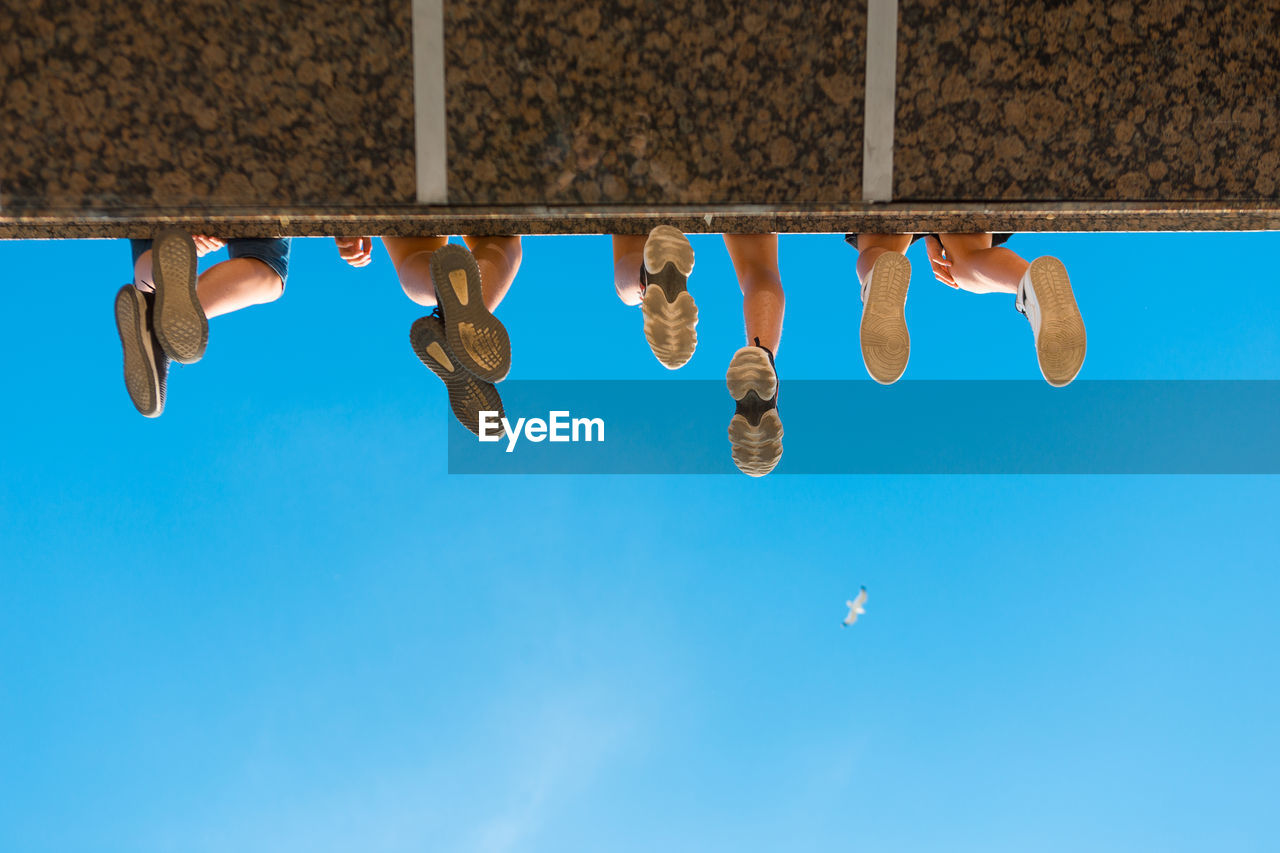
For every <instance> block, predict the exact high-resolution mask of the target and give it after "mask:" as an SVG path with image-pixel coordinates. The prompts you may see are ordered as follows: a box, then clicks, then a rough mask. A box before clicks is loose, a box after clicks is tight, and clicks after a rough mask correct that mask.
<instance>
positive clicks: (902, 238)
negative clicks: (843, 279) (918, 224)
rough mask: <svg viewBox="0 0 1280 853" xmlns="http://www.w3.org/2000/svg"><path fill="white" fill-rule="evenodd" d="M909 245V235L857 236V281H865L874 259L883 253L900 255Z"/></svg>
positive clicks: (874, 261)
mask: <svg viewBox="0 0 1280 853" xmlns="http://www.w3.org/2000/svg"><path fill="white" fill-rule="evenodd" d="M910 245H911V235H910V234H859V235H858V280H859V281H866V279H867V276H868V275H870V274H871V268H872V267H873V266H875V263H876V259H877V258H879V257H880V256H881V255H883V254H884V253H885V252H897V253H898V254H902V253H904V252H906V251H907V247H908V246H910Z"/></svg>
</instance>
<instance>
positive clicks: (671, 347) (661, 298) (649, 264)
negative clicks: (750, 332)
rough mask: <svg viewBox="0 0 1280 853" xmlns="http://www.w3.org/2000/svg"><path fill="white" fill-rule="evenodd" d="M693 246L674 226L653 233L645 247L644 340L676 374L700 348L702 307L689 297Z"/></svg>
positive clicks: (667, 226)
mask: <svg viewBox="0 0 1280 853" xmlns="http://www.w3.org/2000/svg"><path fill="white" fill-rule="evenodd" d="M691 272H693V246H691V245H690V244H689V238H688V237H686V236H684V234H682V233H681V232H680V231H679V230H677V229H675V228H672V227H671V226H670V225H659V226H658V227H656V228H654V229H653V230H652V231H650V232H649V239H648V240H646V241H645V244H644V266H643V267H642V268H641V270H640V283H641V284H642V285H643V286H644V296H643V297H642V298H641V301H640V310H641V312H643V314H644V336H645V339H646V340H647V341H649V348H650V349H652V350H653V354H654V355H655V356H657V358H658V361H660V362H662V364H663V366H665V367H667V368H669V369H671V370H675V369H676V368H678V367H682V366H684V364H685V363H686V362H688V361H689V359H691V358H693V351H694V349H696V348H697V346H698V306H697V305H696V304H694V301H693V296H692V295H691V294H690V293H689V274H690V273H691Z"/></svg>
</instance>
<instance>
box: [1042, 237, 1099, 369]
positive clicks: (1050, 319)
mask: <svg viewBox="0 0 1280 853" xmlns="http://www.w3.org/2000/svg"><path fill="white" fill-rule="evenodd" d="M1030 273H1031V287H1032V289H1033V290H1034V291H1035V296H1036V302H1037V303H1038V304H1039V306H1040V333H1039V335H1038V336H1037V337H1036V361H1038V362H1039V364H1040V373H1041V375H1042V376H1044V378H1045V381H1046V382H1048V383H1049V384H1050V385H1052V386H1054V387H1055V388H1061V387H1062V386H1064V385H1067V384H1070V382H1071V381H1072V380H1073V379H1075V378H1076V376H1077V375H1078V374H1079V373H1080V368H1081V367H1083V366H1084V357H1085V351H1086V349H1087V340H1086V337H1085V330H1084V318H1083V317H1081V316H1080V308H1079V306H1078V305H1077V304H1076V298H1075V294H1074V293H1073V292H1072V290H1071V279H1070V278H1069V277H1068V276H1067V268H1066V266H1064V265H1063V263H1062V261H1060V260H1058V259H1057V258H1053V257H1043V258H1036V259H1035V260H1034V261H1032V262H1031V270H1030Z"/></svg>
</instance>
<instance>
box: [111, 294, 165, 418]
mask: <svg viewBox="0 0 1280 853" xmlns="http://www.w3.org/2000/svg"><path fill="white" fill-rule="evenodd" d="M146 310H147V303H146V300H145V297H143V295H142V294H141V293H139V292H138V289H137V288H135V287H134V286H133V285H132V284H126V285H125V286H124V287H122V288H120V290H119V292H118V293H116V331H117V332H118V333H119V334H120V347H121V349H123V350H124V387H125V388H126V389H127V390H128V392H129V399H130V400H132V401H133V406H134V408H136V409H137V410H138V411H139V412H140V413H141V414H142V415H144V416H145V417H148V418H158V417H160V415H161V413H162V412H164V393H165V373H166V372H167V371H166V369H165V367H164V366H163V365H162V364H161V363H159V362H158V359H163V358H164V353H157V352H156V351H155V344H154V342H153V341H152V339H151V331H150V329H148V328H147V325H146V319H145V317H146Z"/></svg>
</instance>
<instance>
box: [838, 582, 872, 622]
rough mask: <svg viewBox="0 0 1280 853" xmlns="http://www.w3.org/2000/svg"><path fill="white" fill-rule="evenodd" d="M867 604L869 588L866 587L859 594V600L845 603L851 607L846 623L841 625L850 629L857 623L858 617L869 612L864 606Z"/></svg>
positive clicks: (845, 619) (845, 618)
mask: <svg viewBox="0 0 1280 853" xmlns="http://www.w3.org/2000/svg"><path fill="white" fill-rule="evenodd" d="M866 603H867V588H866V587H865V586H864V587H863V588H862V591H861V592H859V593H858V597H857V598H855V599H854V600H853V601H846V602H845V604H846V605H848V607H849V615H848V616H846V617H844V622H842V623H841V624H842V625H844V627H846V628H848V627H849V626H850V625H852V624H853V623H854V622H857V621H858V617H859V616H861V615H862V614H863V613H866V612H867V611H866V609H865V608H864V607H863V606H862V605H864V604H866Z"/></svg>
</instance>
